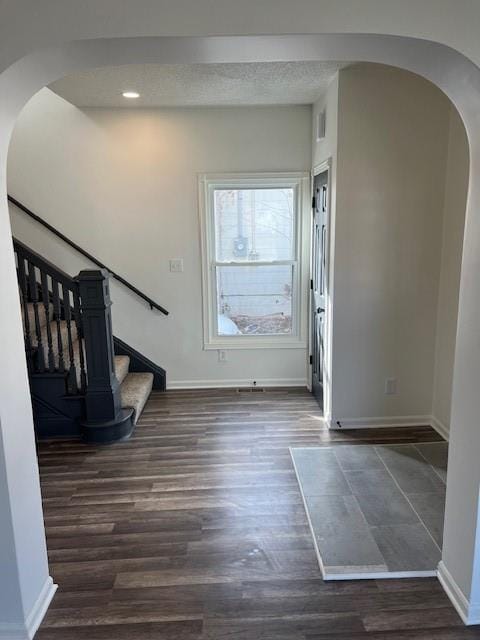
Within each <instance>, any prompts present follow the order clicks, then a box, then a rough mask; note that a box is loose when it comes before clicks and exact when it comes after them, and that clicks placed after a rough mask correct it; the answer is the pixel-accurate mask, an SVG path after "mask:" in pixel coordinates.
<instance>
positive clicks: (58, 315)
mask: <svg viewBox="0 0 480 640" xmlns="http://www.w3.org/2000/svg"><path fill="white" fill-rule="evenodd" d="M52 299H53V318H54V320H55V325H56V327H57V349H58V371H59V372H60V373H64V372H65V359H64V357H63V340H62V328H61V324H60V323H61V320H62V305H61V302H60V293H59V284H58V282H57V281H56V280H54V279H53V278H52Z"/></svg>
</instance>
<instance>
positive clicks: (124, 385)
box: [13, 239, 166, 444]
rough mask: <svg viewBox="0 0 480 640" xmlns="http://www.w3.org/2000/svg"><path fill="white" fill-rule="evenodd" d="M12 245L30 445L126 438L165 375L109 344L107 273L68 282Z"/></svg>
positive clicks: (129, 350) (81, 275)
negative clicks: (30, 424) (27, 385)
mask: <svg viewBox="0 0 480 640" xmlns="http://www.w3.org/2000/svg"><path fill="white" fill-rule="evenodd" d="M13 244H14V251H15V257H16V264H17V277H18V286H19V294H20V303H21V310H22V320H23V329H24V337H25V352H26V358H27V366H28V373H29V379H30V389H31V395H32V407H33V415H34V424H35V431H36V435H37V438H61V437H69V438H71V437H81V438H83V439H84V440H85V441H86V442H90V443H104V444H105V443H110V442H115V441H117V440H122V439H125V438H128V437H129V436H130V435H131V434H132V433H133V430H134V428H135V425H136V423H137V421H138V419H139V417H140V415H141V413H142V411H143V408H144V406H145V403H146V402H147V400H148V397H149V395H150V393H151V391H152V388H155V389H161V390H165V387H166V374H165V371H164V370H163V369H162V368H161V367H159V366H158V365H156V364H155V363H153V362H151V361H150V360H149V359H148V358H146V357H145V356H144V355H142V354H140V353H139V352H137V351H135V350H134V349H133V348H131V347H130V346H129V345H127V344H126V343H124V342H123V341H121V340H119V339H118V338H115V337H114V336H113V332H112V321H111V301H110V286H109V276H110V274H109V272H108V271H107V270H106V269H104V268H102V269H99V270H86V271H82V272H80V273H79V274H78V276H76V277H75V278H72V277H71V276H69V275H68V274H66V273H65V272H63V271H62V270H61V269H59V268H58V267H56V266H55V265H53V264H52V263H50V262H49V261H48V260H46V259H45V258H43V257H42V256H40V255H39V254H38V253H35V252H34V251H32V250H31V249H29V248H28V247H27V246H26V245H24V244H23V243H21V242H20V241H18V240H16V239H14V241H13ZM127 284H128V283H127ZM135 291H136V292H138V290H136V289H135ZM138 293H140V292H138Z"/></svg>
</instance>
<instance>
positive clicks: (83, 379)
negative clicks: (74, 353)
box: [73, 285, 87, 393]
mask: <svg viewBox="0 0 480 640" xmlns="http://www.w3.org/2000/svg"><path fill="white" fill-rule="evenodd" d="M80 306H81V305H80V294H79V291H78V285H77V287H76V288H75V290H74V292H73V316H74V319H75V324H76V326H77V339H78V348H79V355H80V358H79V362H80V391H81V393H85V391H86V389H87V374H86V371H85V353H84V348H85V341H84V334H83V322H82V312H81V310H80Z"/></svg>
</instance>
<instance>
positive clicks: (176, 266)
mask: <svg viewBox="0 0 480 640" xmlns="http://www.w3.org/2000/svg"><path fill="white" fill-rule="evenodd" d="M170 271H171V273H183V258H177V259H176V260H170Z"/></svg>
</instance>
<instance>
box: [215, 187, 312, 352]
mask: <svg viewBox="0 0 480 640" xmlns="http://www.w3.org/2000/svg"><path fill="white" fill-rule="evenodd" d="M299 180H300V178H299V177H297V176H284V177H282V176H278V177H277V176H269V177H263V178H262V177H261V176H251V177H245V178H242V177H235V176H232V177H227V176H225V177H224V178H218V179H215V178H214V177H212V178H211V179H209V177H208V176H205V177H204V178H203V186H204V193H203V195H204V198H205V203H204V205H205V210H204V218H205V220H204V225H203V228H204V235H205V238H204V254H206V255H204V270H205V271H206V272H207V273H206V274H204V275H205V276H206V277H204V285H205V288H206V289H207V291H206V293H207V296H206V297H207V300H206V305H205V311H206V313H205V315H206V318H205V321H206V324H207V327H208V335H206V343H208V344H213V345H215V344H216V343H218V342H219V341H221V342H222V343H224V344H225V345H226V346H236V347H239V346H245V347H246V348H250V346H251V345H252V343H253V344H257V343H258V345H259V346H261V345H262V340H267V341H271V340H274V341H275V342H278V343H279V344H281V343H282V341H285V342H287V341H289V342H290V343H291V342H292V339H297V340H298V331H299V317H298V316H299V305H298V283H299V266H298V254H299V233H300V226H299V210H300V202H301V194H300V191H301V189H299V186H300V182H299Z"/></svg>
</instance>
